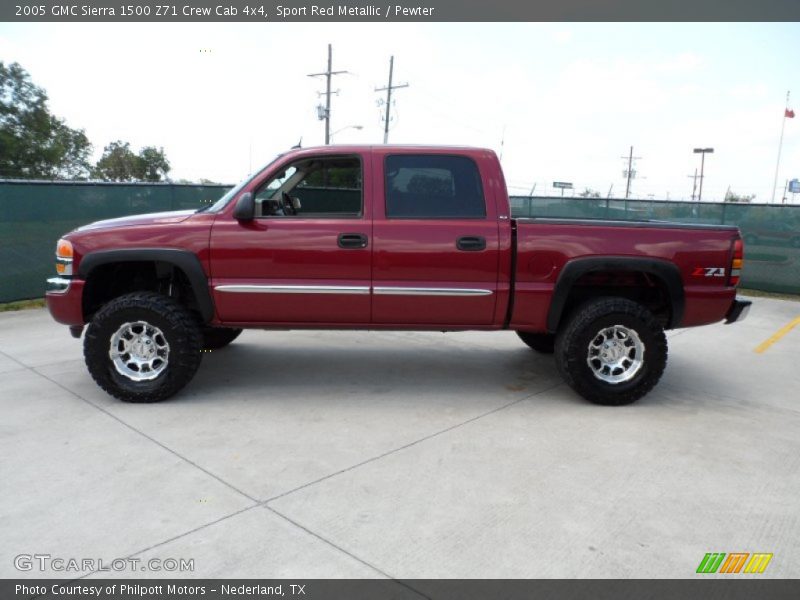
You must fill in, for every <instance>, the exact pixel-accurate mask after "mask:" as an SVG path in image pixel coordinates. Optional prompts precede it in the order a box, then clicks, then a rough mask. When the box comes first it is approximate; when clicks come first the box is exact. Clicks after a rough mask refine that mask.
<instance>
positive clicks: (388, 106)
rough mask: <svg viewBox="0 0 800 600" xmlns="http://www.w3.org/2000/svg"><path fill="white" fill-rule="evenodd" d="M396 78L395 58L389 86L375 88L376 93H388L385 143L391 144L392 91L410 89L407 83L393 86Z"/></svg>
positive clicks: (384, 132)
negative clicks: (390, 113)
mask: <svg viewBox="0 0 800 600" xmlns="http://www.w3.org/2000/svg"><path fill="white" fill-rule="evenodd" d="M393 76H394V56H392V57H390V58H389V85H387V86H386V87H382V88H375V91H376V92H386V117H384V123H383V143H384V144H388V143H389V112H390V111H391V109H392V90H396V89H399V88H404V87H408V84H407V83H401V84H398V85H392V77H393Z"/></svg>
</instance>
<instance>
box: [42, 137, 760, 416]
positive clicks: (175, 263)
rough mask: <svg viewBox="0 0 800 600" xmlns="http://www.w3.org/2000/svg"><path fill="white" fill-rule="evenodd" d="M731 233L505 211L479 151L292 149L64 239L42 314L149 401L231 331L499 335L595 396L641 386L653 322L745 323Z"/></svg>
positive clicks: (110, 382)
mask: <svg viewBox="0 0 800 600" xmlns="http://www.w3.org/2000/svg"><path fill="white" fill-rule="evenodd" d="M742 260H743V244H742V240H741V238H740V235H739V232H738V230H737V229H736V228H735V227H728V226H703V225H686V224H677V223H667V222H638V221H637V222H615V221H599V220H597V221H596V220H564V219H540V218H533V219H513V218H512V217H511V214H510V209H509V200H508V193H507V191H506V184H505V181H504V178H503V172H502V169H501V167H500V163H499V161H498V159H497V156H496V155H495V154H494V152H492V151H491V150H484V149H477V148H455V147H453V148H449V147H423V146H327V147H323V148H307V149H298V150H292V151H290V152H287V153H286V154H283V155H281V156H279V157H278V158H276V159H275V160H274V161H273V162H272V163H270V164H269V165H268V166H266V167H265V168H264V169H263V170H261V171H260V172H258V173H256V174H255V175H253V176H252V177H250V178H249V179H247V180H246V181H244V182H242V183H241V184H239V185H238V186H236V187H235V188H233V189H231V190H230V191H229V192H228V193H227V194H225V196H223V197H222V198H221V199H220V200H219V201H218V202H216V203H215V204H213V205H211V206H209V207H206V208H204V209H201V210H198V211H183V212H172V213H158V214H151V215H139V216H132V217H125V218H121V219H113V220H109V221H101V222H98V223H93V224H91V225H87V226H85V227H81V228H79V229H77V230H75V231H73V232H71V233H69V234H67V235H66V236H64V238H62V239H61V240H59V242H58V245H57V249H56V270H57V273H58V276H57V277H54V278H52V279H49V280H48V291H47V305H48V307H49V309H50V312H51V314H52V315H53V317H54V318H55V319H56V320H57V321H59V322H60V323H64V324H67V325H69V326H70V329H71V331H72V334H73V335H74V336H75V337H80V335H81V333H82V331H83V328H84V325H86V324H88V328H87V329H86V335H85V339H84V356H85V359H86V364H87V367H88V369H89V372H90V373H91V375H92V377H93V378H94V379H95V381H96V382H97V383H98V384H99V385H100V386H101V387H102V388H103V389H104V390H106V391H107V392H108V393H110V394H112V395H114V396H116V397H117V398H119V399H121V400H125V401H130V402H153V401H158V400H163V399H165V398H168V397H169V396H171V395H173V394H175V393H176V392H178V391H179V390H180V389H181V388H183V387H184V386H185V385H186V384H187V383H188V382H189V381H190V380H191V379H192V377H193V376H194V373H195V372H196V370H197V368H198V366H199V365H200V360H201V356H202V351H203V350H204V349H217V348H221V347H223V346H225V345H227V344H229V343H230V342H231V341H233V340H234V338H236V336H237V335H239V333H241V330H242V329H243V328H258V329H270V328H275V329H278V328H280V329H287V328H309V329H410V330H436V331H458V330H498V329H509V330H512V331H515V332H517V334H518V335H519V337H520V338H521V339H522V341H523V342H525V343H526V344H527V345H529V346H530V347H532V348H533V349H534V350H537V351H539V352H555V359H556V365H557V367H558V369H559V371H560V372H561V373H562V375H563V377H564V379H565V380H566V381H567V383H568V384H569V385H570V386H571V387H572V388H573V389H574V390H575V391H577V392H578V393H579V394H581V395H582V396H584V397H585V398H587V399H588V400H590V401H592V402H596V403H599V404H608V405H620V404H627V403H630V402H633V401H634V400H636V399H638V398H640V397H641V396H643V395H644V394H646V393H647V392H648V391H649V390H650V389H651V388H652V387H653V386H654V385H655V384H656V383H657V381H658V380H659V378H660V377H661V374H662V372H663V370H664V368H665V366H666V360H667V342H666V338H665V335H664V330H665V329H671V328H676V327H691V326H695V325H704V324H707V323H714V322H717V321H720V320H722V319H726V320H727V322H728V323H731V322H733V321H736V320H739V319H742V318H743V317H744V316H745V315H746V313H747V311H748V309H749V306H750V302H748V301H746V300H739V299H737V298H736V285H737V283H738V281H739V274H740V271H741V268H742Z"/></svg>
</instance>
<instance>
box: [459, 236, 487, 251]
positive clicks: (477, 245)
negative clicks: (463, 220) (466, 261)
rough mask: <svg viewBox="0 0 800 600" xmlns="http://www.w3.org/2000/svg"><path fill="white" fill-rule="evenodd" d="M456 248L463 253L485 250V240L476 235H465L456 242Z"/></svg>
mask: <svg viewBox="0 0 800 600" xmlns="http://www.w3.org/2000/svg"><path fill="white" fill-rule="evenodd" d="M456 248H458V249H459V250H464V251H465V252H477V251H479V250H486V238H483V237H480V236H477V235H466V236H464V237H460V238H458V239H457V240H456Z"/></svg>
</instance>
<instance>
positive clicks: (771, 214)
mask: <svg viewBox="0 0 800 600" xmlns="http://www.w3.org/2000/svg"><path fill="white" fill-rule="evenodd" d="M228 189H229V186H225V185H181V184H170V183H165V184H144V183H130V184H127V183H86V182H30V181H24V182H23V181H0V302H10V301H13V300H22V299H27V298H40V297H42V296H43V295H44V281H45V279H47V277H51V276H53V275H54V273H55V271H54V267H53V263H54V251H55V243H56V241H57V240H58V238H59V237H61V236H62V235H63V234H64V233H66V232H68V231H71V230H72V229H74V228H76V227H79V226H80V225H84V224H86V223H90V222H92V221H98V220H101V219H111V218H114V217H121V216H126V215H132V214H141V213H148V212H161V211H167V210H181V209H197V208H201V207H202V206H205V205H207V204H209V203H211V202H214V201H215V200H217V199H218V198H219V197H220V196H222V195H223V194H224V193H225V192H226V191H227V190H228ZM511 213H512V215H513V216H515V217H559V218H582V219H586V218H590V219H617V220H639V219H653V220H659V221H678V222H681V223H724V224H732V225H738V226H739V228H740V229H741V231H742V235H743V236H744V239H745V242H746V250H745V252H746V254H745V256H746V260H745V268H744V273H743V277H742V285H743V286H745V287H749V288H754V289H760V290H765V291H771V292H783V293H790V294H800V206H779V205H765V204H730V203H711V202H702V203H698V202H673V201H662V200H617V199H613V198H612V199H602V198H562V197H520V196H514V197H512V198H511Z"/></svg>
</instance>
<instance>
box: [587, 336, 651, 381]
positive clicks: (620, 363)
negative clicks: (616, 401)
mask: <svg viewBox="0 0 800 600" xmlns="http://www.w3.org/2000/svg"><path fill="white" fill-rule="evenodd" d="M586 363H587V364H588V365H589V368H590V369H591V371H592V374H593V375H594V376H595V377H596V378H597V379H599V380H600V381H605V382H606V383H624V382H626V381H630V380H631V379H633V378H634V377H635V376H636V374H637V373H638V372H639V371H640V370H641V368H642V365H643V364H644V343H643V342H642V340H641V338H639V334H638V333H636V331H634V330H633V329H630V328H629V327H625V326H624V325H612V326H611V327H604V328H603V329H601V330H600V331H598V332H597V333H596V334H595V336H594V337H593V338H592V339H591V341H590V342H589V349H588V353H587V356H586Z"/></svg>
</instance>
